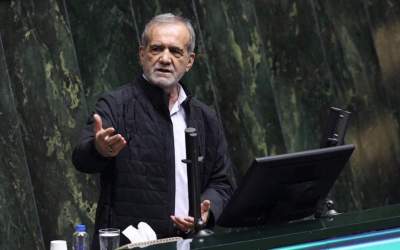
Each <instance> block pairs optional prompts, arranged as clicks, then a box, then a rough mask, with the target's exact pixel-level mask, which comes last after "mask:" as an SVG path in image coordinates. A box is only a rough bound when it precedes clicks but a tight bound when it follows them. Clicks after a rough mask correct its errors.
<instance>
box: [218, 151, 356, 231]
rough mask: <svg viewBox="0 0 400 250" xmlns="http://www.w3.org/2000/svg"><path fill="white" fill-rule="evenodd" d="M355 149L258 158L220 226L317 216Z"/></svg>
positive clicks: (260, 223) (224, 212) (228, 206)
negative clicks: (321, 203) (318, 210)
mask: <svg viewBox="0 0 400 250" xmlns="http://www.w3.org/2000/svg"><path fill="white" fill-rule="evenodd" d="M353 150H354V145H342V146H335V147H329V148H322V149H314V150H307V151H303V152H297V153H290V154H283V155H276V156H269V157H262V158H256V159H255V160H254V161H253V163H252V165H251V166H250V168H249V169H248V171H247V173H246V174H245V176H244V178H243V179H242V182H241V183H240V185H239V186H238V188H237V189H236V190H235V192H234V194H233V195H232V197H231V199H230V201H229V202H228V204H227V206H226V207H225V209H224V211H223V213H222V215H221V217H220V218H219V220H218V222H217V224H218V225H220V226H225V227H242V226H256V225H263V224H267V223H283V222H288V221H291V220H296V219H301V218H304V217H307V216H311V215H313V214H314V213H315V211H316V209H317V205H318V203H319V202H320V201H321V200H323V199H325V198H326V196H327V194H328V192H329V190H330V189H331V187H332V186H333V184H334V182H335V180H336V179H337V177H338V176H339V174H340V172H341V170H342V169H343V167H344V165H345V164H346V162H347V161H348V159H349V158H350V156H351V154H352V152H353Z"/></svg>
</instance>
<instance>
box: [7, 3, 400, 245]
mask: <svg viewBox="0 0 400 250" xmlns="http://www.w3.org/2000/svg"><path fill="white" fill-rule="evenodd" d="M163 12H173V13H175V14H181V15H184V16H186V17H189V18H191V19H192V21H193V25H194V27H195V30H196V33H197V51H196V52H197V57H196V62H195V66H194V68H193V70H192V71H191V72H190V73H189V74H188V75H186V76H185V79H184V81H185V83H186V84H187V85H188V86H189V88H190V89H191V90H192V92H193V93H194V94H195V95H196V96H198V97H199V99H201V100H204V101H205V102H206V103H207V104H209V105H210V106H212V107H213V108H214V109H215V110H216V111H217V112H218V114H219V116H220V118H221V121H222V122H223V125H224V128H225V133H226V136H227V139H228V141H229V145H230V152H231V155H232V158H233V160H234V162H235V164H236V166H237V170H238V171H237V174H238V176H239V177H240V176H241V174H243V173H244V172H245V171H246V169H247V167H248V166H249V164H250V162H251V159H253V158H254V157H255V156H262V155H273V154H280V153H284V152H294V151H299V150H304V149H310V148H316V147H318V145H319V141H320V135H321V133H322V129H323V127H324V121H325V119H326V115H327V113H326V111H327V109H328V107H329V106H337V107H341V108H346V109H348V110H350V111H352V113H353V115H352V117H351V123H350V127H349V130H348V135H347V142H349V143H354V144H356V147H357V149H356V151H355V153H354V154H353V157H352V159H351V162H350V164H349V165H348V166H347V168H346V169H345V171H344V172H343V173H342V175H341V176H340V179H339V180H338V182H337V183H336V185H335V187H334V189H333V191H332V194H331V196H332V197H333V198H334V199H335V200H336V201H337V203H338V206H339V208H340V210H341V211H349V210H357V209H364V208H369V207H376V206H383V205H386V204H391V203H398V202H399V201H400V192H399V191H398V188H397V187H398V182H399V180H400V176H399V169H398V168H399V161H400V157H399V155H400V141H399V137H400V136H399V132H400V131H399V121H400V108H399V107H400V105H399V104H400V101H399V100H400V98H399V93H400V92H399V88H400V85H399V78H400V73H399V72H400V36H399V34H400V3H398V2H394V1H391V0H368V1H363V0H354V1H345V0H337V1H323V0H307V1H302V0H272V1H271V0H246V1H243V0H242V1H239V0H235V1H233V0H218V1H214V0H213V1H212V0H192V1H173V0H159V1H155V0H151V1H149V0H113V1H111V0H101V1H100V0H88V1H79V0H69V1H65V0H42V1H22V0H13V1H11V0H8V1H7V0H5V1H0V35H1V36H0V38H1V41H2V43H1V44H2V46H1V47H0V90H1V92H0V95H1V100H0V118H3V119H1V120H2V122H1V124H0V128H2V133H1V135H0V143H1V146H2V147H1V150H0V156H1V159H2V162H1V165H0V195H1V196H0V222H1V223H2V224H3V225H9V226H8V227H7V229H2V230H4V233H3V231H0V235H1V236H0V237H1V238H0V248H1V249H3V245H1V244H7V243H3V242H9V241H13V242H17V243H16V244H15V247H12V246H10V245H9V244H7V245H5V246H6V247H5V248H6V249H8V248H10V249H21V248H25V247H26V248H28V247H29V248H32V249H43V248H47V247H48V244H49V240H51V239H67V240H69V239H70V237H71V234H72V230H73V225H74V224H75V223H78V222H83V223H86V224H88V225H89V226H90V227H89V228H90V233H91V232H92V231H91V230H92V225H93V220H94V212H95V208H96V200H97V195H98V191H97V187H98V183H97V181H98V180H97V176H90V175H84V174H81V173H78V172H77V171H75V170H74V168H73V166H72V164H71V161H70V154H71V150H72V147H73V145H74V143H75V142H76V140H77V138H78V135H79V131H80V128H81V127H82V125H83V124H84V122H85V120H86V118H87V115H88V113H89V112H90V111H91V110H92V109H93V105H94V103H95V101H96V98H97V97H98V95H99V94H101V93H103V92H104V91H108V90H110V89H113V88H115V87H117V86H119V85H122V84H124V83H126V82H129V81H130V80H131V79H133V78H134V77H135V76H136V75H137V74H139V73H140V65H139V64H138V60H137V52H138V45H139V37H140V35H141V31H142V30H143V27H144V24H145V23H146V22H147V21H148V20H149V19H150V18H151V17H152V16H154V15H155V14H159V13H163ZM17 235H18V237H17Z"/></svg>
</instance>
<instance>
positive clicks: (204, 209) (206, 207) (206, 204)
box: [201, 200, 211, 213]
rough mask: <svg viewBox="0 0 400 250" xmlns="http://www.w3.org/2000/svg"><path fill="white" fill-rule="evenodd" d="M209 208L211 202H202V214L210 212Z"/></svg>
mask: <svg viewBox="0 0 400 250" xmlns="http://www.w3.org/2000/svg"><path fill="white" fill-rule="evenodd" d="M210 207H211V202H210V201H209V200H204V201H203V202H202V203H201V212H202V213H205V212H208V210H210Z"/></svg>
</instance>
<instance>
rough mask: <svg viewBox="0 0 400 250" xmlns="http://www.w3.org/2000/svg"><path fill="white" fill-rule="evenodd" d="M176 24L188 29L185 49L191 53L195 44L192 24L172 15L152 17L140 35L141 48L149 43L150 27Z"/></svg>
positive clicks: (187, 20) (185, 19)
mask: <svg viewBox="0 0 400 250" xmlns="http://www.w3.org/2000/svg"><path fill="white" fill-rule="evenodd" d="M177 22H180V23H182V24H184V25H185V26H186V28H187V29H188V31H189V35H190V40H189V43H188V44H187V49H188V51H189V52H193V51H194V47H195V43H196V34H195V33H194V29H193V26H192V24H191V23H190V20H189V19H187V18H184V17H181V16H175V15H174V14H171V13H165V14H160V15H157V16H155V17H153V18H152V19H151V20H150V21H149V22H148V23H147V24H146V26H145V27H144V31H143V33H142V46H145V47H146V46H147V45H148V43H149V30H150V28H151V26H153V25H156V24H162V23H164V24H165V23H177Z"/></svg>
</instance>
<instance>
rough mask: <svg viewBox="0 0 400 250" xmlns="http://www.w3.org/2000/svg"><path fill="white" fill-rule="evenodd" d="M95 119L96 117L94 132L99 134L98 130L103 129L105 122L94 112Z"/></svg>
mask: <svg viewBox="0 0 400 250" xmlns="http://www.w3.org/2000/svg"><path fill="white" fill-rule="evenodd" d="M93 119H94V127H93V128H94V133H95V134H97V132H99V131H100V130H102V129H103V122H102V120H101V117H100V116H99V115H98V114H94V115H93Z"/></svg>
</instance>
